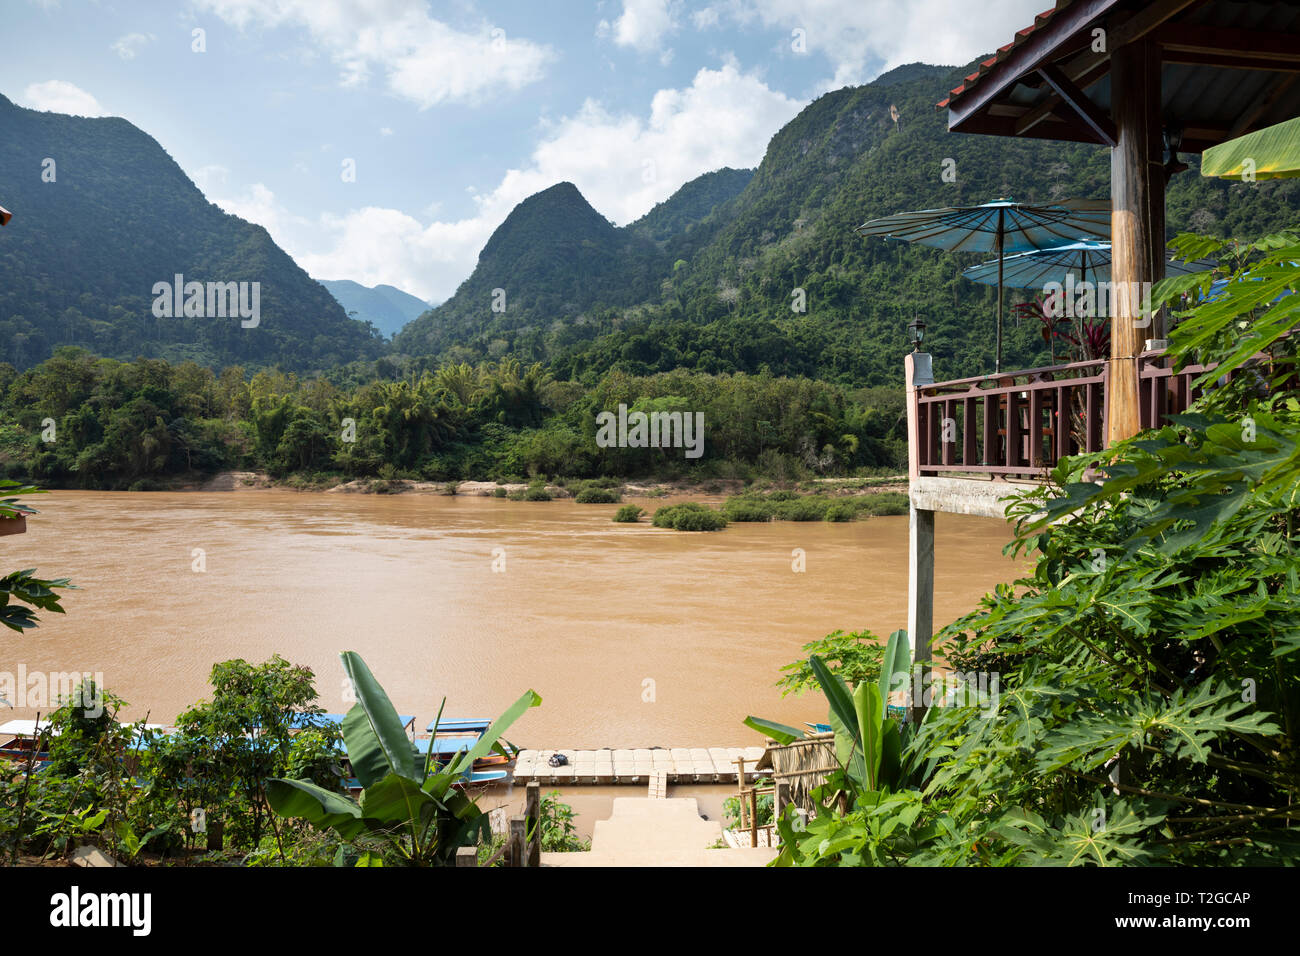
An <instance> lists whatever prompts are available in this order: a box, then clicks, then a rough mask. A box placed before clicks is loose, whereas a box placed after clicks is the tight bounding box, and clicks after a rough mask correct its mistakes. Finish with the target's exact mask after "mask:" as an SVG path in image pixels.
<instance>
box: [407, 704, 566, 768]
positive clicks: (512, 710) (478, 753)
mask: <svg viewBox="0 0 1300 956" xmlns="http://www.w3.org/2000/svg"><path fill="white" fill-rule="evenodd" d="M541 703H542V698H541V695H540V694H538V693H537V692H536V691H532V690H528V691H524V694H523V696H522V697H520V698H519V699H518V700H517V701H515V702H514V703H513V704H511V705H510V706H509V708H507V709H506V712H505V713H504V714H502V715H501V716H500V717H498V718H497V719H496V720H494V721H493V722H492V726H491V727H489V728H488V729H487V733H485V734H484V735H483V736H482V737H480V738H479V739H478V742H477V743H475V744H474V746H473V748H471V749H470V750H469V752H468V753H460V754H457V755H456V756H455V757H453V758H452V759H451V761H450V763H448V765H447V770H446V772H447V773H451V774H456V775H458V776H459V775H460V774H461V773H463V772H464V771H465V770H468V769H469V768H470V767H473V766H474V761H475V760H478V759H479V758H480V757H486V756H487V755H488V754H489V753H491V751H492V748H493V747H494V746H495V745H496V742H497V741H498V740H499V739H500V738H501V735H502V734H504V733H505V732H506V731H507V730H509V729H510V725H511V724H513V723H514V722H515V721H516V720H518V719H519V718H520V717H522V716H523V714H524V712H525V711H526V710H528V709H529V708H530V707H539V706H541ZM407 750H408V752H409V750H410V748H409V747H408V748H407Z"/></svg>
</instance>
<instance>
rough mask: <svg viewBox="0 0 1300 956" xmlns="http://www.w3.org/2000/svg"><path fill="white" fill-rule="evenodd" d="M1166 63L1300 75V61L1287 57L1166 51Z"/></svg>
mask: <svg viewBox="0 0 1300 956" xmlns="http://www.w3.org/2000/svg"><path fill="white" fill-rule="evenodd" d="M1297 42H1300V41H1297ZM1164 60H1165V62H1166V63H1177V64H1179V65H1180V66H1213V67H1218V68H1219V69H1221V70H1259V71H1260V72H1261V73H1300V60H1296V59H1293V58H1291V57H1289V56H1286V57H1271V58H1267V57H1249V56H1242V55H1241V54H1239V53H1196V52H1189V51H1186V50H1170V49H1166V50H1165V51H1164Z"/></svg>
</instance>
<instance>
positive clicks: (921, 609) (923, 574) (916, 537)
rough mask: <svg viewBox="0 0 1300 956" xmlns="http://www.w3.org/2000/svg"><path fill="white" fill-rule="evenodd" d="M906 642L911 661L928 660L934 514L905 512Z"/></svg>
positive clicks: (915, 510)
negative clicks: (909, 650)
mask: <svg viewBox="0 0 1300 956" xmlns="http://www.w3.org/2000/svg"><path fill="white" fill-rule="evenodd" d="M907 514H908V519H907V522H908V524H907V643H908V645H909V646H910V647H911V649H912V662H913V663H916V662H920V661H926V662H928V661H929V660H930V638H931V637H933V636H934V512H933V511H927V510H925V509H924V508H918V507H917V506H916V505H915V504H912V505H909V507H908V509H907Z"/></svg>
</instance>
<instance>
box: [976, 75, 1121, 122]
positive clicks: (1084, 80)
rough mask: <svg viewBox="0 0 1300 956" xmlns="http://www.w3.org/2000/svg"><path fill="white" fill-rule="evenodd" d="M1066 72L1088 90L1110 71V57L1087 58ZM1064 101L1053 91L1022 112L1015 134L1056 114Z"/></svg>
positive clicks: (1077, 83) (1083, 88) (1081, 87)
mask: <svg viewBox="0 0 1300 956" xmlns="http://www.w3.org/2000/svg"><path fill="white" fill-rule="evenodd" d="M1064 72H1065V75H1066V76H1068V77H1069V78H1070V80H1071V81H1072V82H1073V83H1074V84H1075V85H1076V86H1077V87H1079V89H1081V90H1086V89H1087V88H1088V87H1090V86H1092V84H1094V83H1096V82H1097V81H1098V80H1100V79H1101V78H1102V77H1103V76H1105V75H1106V74H1107V73H1109V72H1110V57H1108V56H1106V57H1102V58H1101V59H1099V60H1085V61H1084V62H1083V63H1079V64H1074V65H1072V66H1067V67H1065V70H1064ZM1048 89H1050V87H1048ZM1063 102H1064V100H1062V99H1061V96H1060V94H1059V93H1052V94H1050V95H1048V96H1047V97H1046V98H1045V99H1044V100H1043V101H1042V102H1041V103H1039V104H1038V105H1037V106H1035V107H1033V108H1031V109H1029V110H1027V111H1026V112H1024V113H1021V114H1020V116H1019V118H1018V119H1017V120H1016V133H1015V135H1017V136H1023V135H1025V133H1027V132H1028V131H1029V130H1031V129H1033V128H1034V127H1035V126H1037V125H1038V124H1039V123H1041V122H1043V121H1044V120H1046V119H1047V118H1048V117H1050V116H1053V115H1055V112H1056V108H1057V107H1058V106H1060V105H1061V103H1063ZM996 108H997V107H996V105H995V106H991V107H989V113H990V114H992V113H993V110H994V109H996ZM1057 119H1058V120H1059V119H1060V117H1057Z"/></svg>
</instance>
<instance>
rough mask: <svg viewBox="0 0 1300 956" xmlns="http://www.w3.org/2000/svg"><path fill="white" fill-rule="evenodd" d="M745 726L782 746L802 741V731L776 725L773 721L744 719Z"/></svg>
mask: <svg viewBox="0 0 1300 956" xmlns="http://www.w3.org/2000/svg"><path fill="white" fill-rule="evenodd" d="M745 726H746V727H748V728H750V729H751V730H757V731H758V732H759V733H760V734H764V735H765V736H768V737H771V738H772V739H773V740H775V741H776V742H777V743H779V744H781V745H782V746H784V745H786V744H792V743H794V742H795V741H796V740H801V739H803V731H802V730H797V729H795V728H794V727H790V726H788V725H786V724H778V723H777V722H776V721H775V720H764V719H763V718H762V717H746V718H745Z"/></svg>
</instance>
